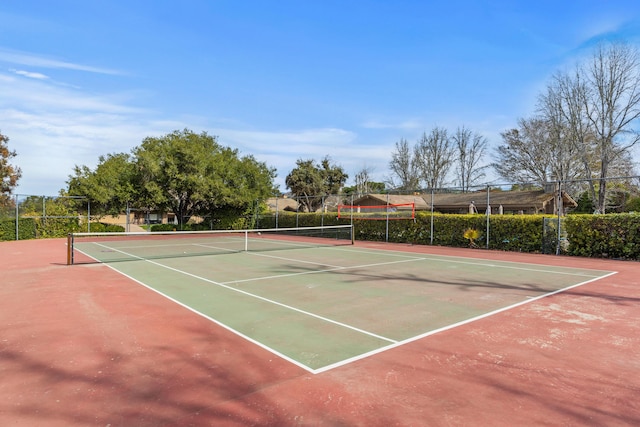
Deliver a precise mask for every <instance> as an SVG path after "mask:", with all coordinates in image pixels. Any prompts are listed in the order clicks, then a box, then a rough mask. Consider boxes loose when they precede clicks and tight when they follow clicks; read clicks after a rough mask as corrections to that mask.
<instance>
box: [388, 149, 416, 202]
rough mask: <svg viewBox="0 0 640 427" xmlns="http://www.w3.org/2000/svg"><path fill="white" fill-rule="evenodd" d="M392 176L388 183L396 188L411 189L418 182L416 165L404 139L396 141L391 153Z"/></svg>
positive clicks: (413, 188)
mask: <svg viewBox="0 0 640 427" xmlns="http://www.w3.org/2000/svg"><path fill="white" fill-rule="evenodd" d="M389 168H390V169H391V173H392V176H391V177H390V178H389V185H390V186H391V187H392V188H396V189H398V190H405V191H412V190H415V189H416V188H418V186H419V184H420V173H419V171H418V165H417V163H416V161H415V158H414V156H413V151H412V149H411V147H410V146H409V143H408V142H407V140H406V139H404V138H402V139H400V141H398V142H396V148H395V151H394V152H393V153H391V161H390V162H389Z"/></svg>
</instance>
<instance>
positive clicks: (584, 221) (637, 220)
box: [565, 214, 640, 260]
mask: <svg viewBox="0 0 640 427" xmlns="http://www.w3.org/2000/svg"><path fill="white" fill-rule="evenodd" d="M565 224H566V229H567V234H568V236H569V237H568V240H569V248H568V253H569V254H571V255H579V256H587V257H602V258H622V259H635V260H637V259H640V214H606V215H571V216H568V217H567V218H566V221H565Z"/></svg>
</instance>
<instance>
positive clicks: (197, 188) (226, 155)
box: [133, 129, 275, 223]
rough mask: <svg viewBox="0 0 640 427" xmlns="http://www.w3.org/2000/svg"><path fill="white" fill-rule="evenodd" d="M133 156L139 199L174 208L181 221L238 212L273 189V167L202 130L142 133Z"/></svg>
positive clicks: (173, 210) (270, 192)
mask: <svg viewBox="0 0 640 427" xmlns="http://www.w3.org/2000/svg"><path fill="white" fill-rule="evenodd" d="M133 155H134V157H135V164H136V173H137V182H138V185H139V188H138V191H139V200H140V202H141V203H144V204H147V205H149V206H154V207H156V208H158V209H161V210H167V211H171V212H174V213H175V214H176V215H177V217H178V220H179V221H180V222H181V223H182V222H186V221H187V220H188V219H189V218H190V217H191V216H193V215H200V216H212V217H214V218H215V217H219V216H222V215H223V214H229V213H236V214H240V213H244V212H246V211H248V210H249V209H250V208H251V207H252V206H255V203H256V201H258V200H261V199H266V198H267V197H268V196H269V195H271V194H273V192H274V187H273V178H274V177H275V171H274V169H272V168H269V167H268V166H267V165H266V164H265V163H262V162H258V161H256V160H255V159H254V158H253V157H252V156H246V157H240V156H239V153H238V151H237V150H235V149H231V148H228V147H223V146H221V145H220V144H218V142H217V140H216V138H215V137H214V136H210V135H208V134H207V133H206V132H202V133H200V134H197V133H194V132H192V131H190V130H188V129H185V130H183V131H174V132H172V133H169V134H167V135H164V136H161V137H148V138H145V139H144V140H143V141H142V144H141V145H140V146H139V147H137V148H136V149H134V150H133Z"/></svg>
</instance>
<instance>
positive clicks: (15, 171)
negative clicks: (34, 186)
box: [0, 133, 22, 206]
mask: <svg viewBox="0 0 640 427" xmlns="http://www.w3.org/2000/svg"><path fill="white" fill-rule="evenodd" d="M15 156H16V152H15V151H12V150H9V138H8V137H7V136H5V135H3V134H1V133H0V206H10V205H11V196H10V195H11V192H12V191H13V189H14V188H15V187H16V186H17V185H18V180H19V179H20V176H21V174H22V172H21V171H20V168H19V167H17V166H14V165H12V164H11V163H9V160H11V159H12V158H13V157H15Z"/></svg>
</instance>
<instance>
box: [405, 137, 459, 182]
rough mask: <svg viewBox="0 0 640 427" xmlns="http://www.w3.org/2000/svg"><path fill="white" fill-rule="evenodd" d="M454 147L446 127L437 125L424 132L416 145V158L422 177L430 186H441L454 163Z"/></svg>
mask: <svg viewBox="0 0 640 427" xmlns="http://www.w3.org/2000/svg"><path fill="white" fill-rule="evenodd" d="M453 154H454V147H453V145H452V143H451V139H450V138H449V136H448V135H447V130H446V129H444V128H439V127H435V128H433V129H432V130H431V133H430V134H429V135H427V134H426V133H423V135H422V138H420V139H419V140H418V143H417V145H416V146H415V147H414V159H415V162H416V165H417V168H418V170H419V172H420V177H421V178H422V180H423V181H424V182H425V184H426V186H427V187H428V188H433V189H438V188H441V187H442V186H443V185H444V183H445V180H446V179H447V174H448V172H449V169H450V168H451V166H452V164H453Z"/></svg>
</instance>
